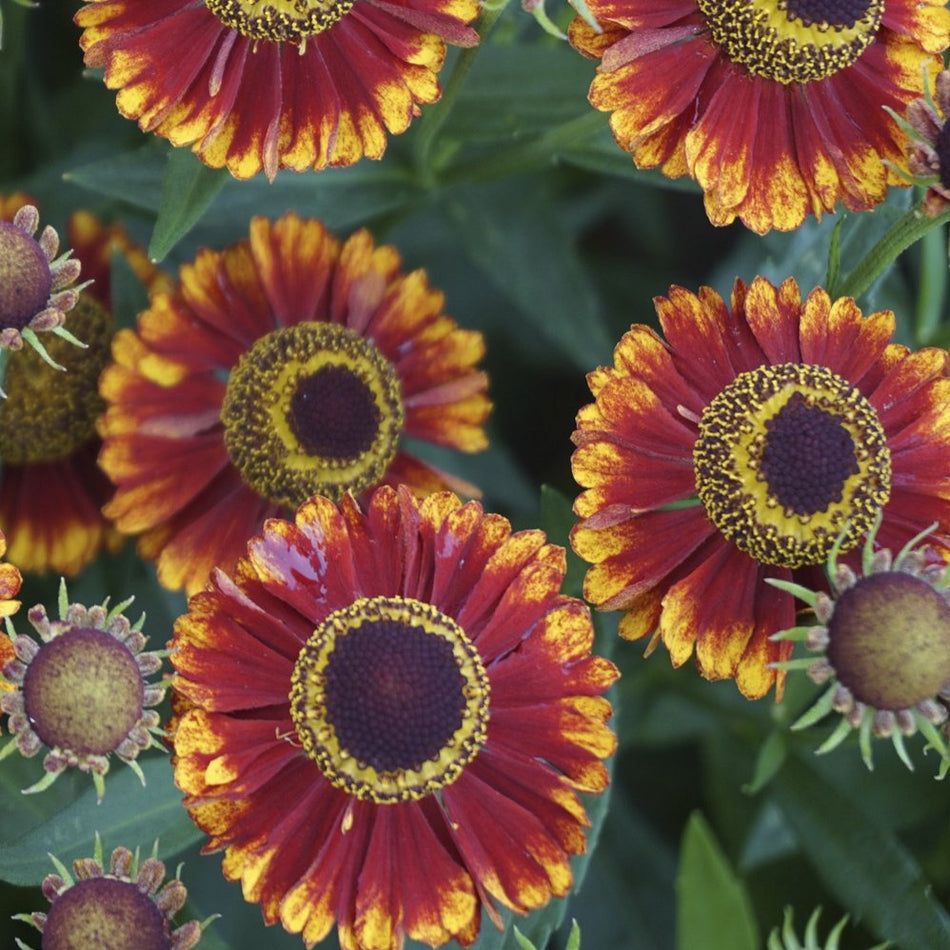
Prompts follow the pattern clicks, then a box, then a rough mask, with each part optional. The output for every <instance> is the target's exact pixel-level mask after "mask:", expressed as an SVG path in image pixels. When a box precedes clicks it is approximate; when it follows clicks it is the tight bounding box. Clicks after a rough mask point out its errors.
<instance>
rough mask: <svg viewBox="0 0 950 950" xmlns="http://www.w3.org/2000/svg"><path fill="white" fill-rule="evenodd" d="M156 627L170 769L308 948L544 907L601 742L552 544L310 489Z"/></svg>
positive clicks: (559, 884)
mask: <svg viewBox="0 0 950 950" xmlns="http://www.w3.org/2000/svg"><path fill="white" fill-rule="evenodd" d="M247 550H248V553H247V557H246V558H242V559H241V561H240V562H239V563H238V565H237V568H236V571H235V573H234V576H233V577H231V576H229V575H227V574H225V573H224V572H223V571H220V570H216V571H215V572H214V574H213V576H212V582H211V585H210V587H209V588H208V589H207V590H205V591H202V592H200V593H198V594H196V595H195V596H194V597H192V598H191V600H190V602H189V610H188V613H187V614H186V615H185V616H183V617H181V618H179V620H178V621H177V623H176V625H175V637H174V640H173V641H172V644H171V645H172V650H173V652H172V661H173V663H174V664H175V667H176V668H177V672H178V675H177V676H176V678H175V680H174V688H175V690H176V692H177V696H176V706H177V711H178V717H177V728H176V730H175V733H174V741H175V754H176V760H175V761H176V764H175V778H176V781H177V783H178V785H179V787H180V788H181V789H182V791H183V792H184V793H185V807H186V808H187V809H188V811H189V812H190V814H191V816H192V818H193V819H194V820H195V822H196V823H197V824H198V825H199V827H201V828H202V829H203V830H204V831H205V832H206V833H207V834H208V835H209V838H210V840H209V842H208V844H207V846H206V850H209V851H217V850H220V849H224V850H225V857H224V865H223V867H224V873H225V875H226V876H227V877H228V878H230V879H232V880H240V881H241V882H242V885H243V889H244V896H245V898H246V899H248V900H250V901H256V902H259V903H260V904H261V906H262V909H263V913H264V919H265V921H266V922H267V923H274V922H276V921H278V920H279V921H280V922H281V923H282V924H283V925H284V927H285V928H286V929H287V930H288V931H290V932H292V933H302V935H303V938H304V941H305V943H306V945H307V946H308V947H312V946H313V945H314V944H316V943H317V942H319V941H320V940H322V939H323V938H324V937H325V936H326V935H327V934H328V933H329V932H330V930H331V929H332V928H333V926H334V924H336V926H337V927H338V932H339V940H340V946H341V947H342V948H343V950H396V948H398V947H400V946H402V943H403V938H404V936H407V937H410V938H412V939H414V940H419V941H422V942H423V943H426V944H428V945H430V946H438V945H441V944H443V943H446V942H447V941H449V940H452V939H454V940H457V941H458V942H459V943H461V944H463V945H465V946H468V945H469V944H471V943H473V942H474V940H475V939H476V937H477V936H478V931H479V922H480V917H481V911H482V909H484V910H485V911H486V912H487V914H488V915H489V917H490V919H492V920H493V921H495V922H496V923H499V922H500V919H499V914H498V910H499V908H509V909H511V910H513V911H515V912H518V913H526V912H528V911H530V910H533V909H535V908H538V907H541V906H542V905H544V904H546V903H547V902H548V900H549V899H551V898H552V897H563V896H564V895H565V894H567V893H568V891H569V890H570V887H571V883H572V877H571V867H570V856H571V855H573V854H577V853H580V852H582V851H583V850H584V849H585V846H586V840H585V838H586V836H585V826H586V825H587V824H588V823H589V821H588V818H587V815H586V813H585V809H584V806H583V804H582V803H581V800H580V799H579V797H578V792H587V793H598V792H602V791H603V790H604V788H605V787H606V785H607V781H608V779H607V771H606V769H605V767H604V764H603V762H602V761H601V760H602V759H603V758H604V757H606V756H608V755H610V754H611V753H612V752H613V750H614V747H615V738H614V736H613V733H612V732H611V731H610V729H609V728H608V726H607V723H606V720H607V719H608V717H609V716H610V705H609V703H608V702H607V700H606V699H604V698H603V696H602V694H603V692H604V691H605V690H606V689H607V688H608V687H609V686H610V684H611V683H612V682H613V681H614V680H615V678H616V677H617V670H616V669H615V668H614V666H613V665H612V664H611V663H609V662H607V661H606V660H604V659H601V658H599V657H595V656H591V654H590V649H591V646H592V643H593V628H592V625H591V619H590V614H589V613H588V610H587V608H586V607H585V606H584V604H582V603H581V602H580V601H578V600H575V599H573V598H570V597H565V596H563V595H562V594H561V593H560V587H561V583H562V580H563V578H564V573H565V569H566V562H565V555H564V551H563V549H561V548H558V547H555V546H553V545H549V544H547V543H546V541H545V537H544V535H543V534H542V533H541V532H540V531H522V532H518V533H514V534H513V533H512V532H511V526H510V525H509V523H508V522H507V521H506V520H505V519H504V518H502V517H500V516H497V515H492V514H486V513H484V512H483V511H482V509H481V507H480V505H479V504H478V503H477V502H469V503H468V504H465V505H463V504H462V503H461V501H460V500H459V499H458V498H457V497H456V496H455V495H452V494H450V493H448V492H443V493H436V494H434V495H430V496H428V497H427V498H425V499H423V500H422V501H418V500H417V499H416V498H415V497H414V496H413V495H412V493H411V492H410V491H409V490H408V489H406V488H405V487H401V488H399V489H398V490H396V489H393V488H391V487H389V486H383V487H381V488H379V489H378V490H377V491H376V492H375V493H374V494H373V495H372V497H371V498H370V500H369V502H368V507H367V508H366V510H365V511H363V510H361V509H360V507H359V505H358V503H357V502H356V501H355V500H354V499H353V497H352V496H350V495H347V496H345V497H344V498H343V500H342V502H341V504H340V506H339V507H337V506H336V505H335V504H333V503H332V502H331V501H329V500H328V499H326V498H323V497H316V498H313V499H311V500H310V501H308V502H306V503H305V504H304V505H303V506H301V508H300V509H299V510H298V511H297V514H296V518H295V520H294V521H293V522H288V521H282V520H277V519H272V520H270V521H268V522H266V524H265V525H264V530H263V534H262V535H261V536H259V537H255V538H253V539H252V540H251V541H250V542H249V544H248V549H247Z"/></svg>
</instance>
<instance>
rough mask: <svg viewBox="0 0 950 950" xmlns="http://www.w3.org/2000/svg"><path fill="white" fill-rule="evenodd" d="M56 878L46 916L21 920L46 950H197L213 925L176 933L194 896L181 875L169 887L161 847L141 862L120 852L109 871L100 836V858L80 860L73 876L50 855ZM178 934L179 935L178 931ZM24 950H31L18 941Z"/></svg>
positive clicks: (46, 887)
mask: <svg viewBox="0 0 950 950" xmlns="http://www.w3.org/2000/svg"><path fill="white" fill-rule="evenodd" d="M50 858H51V860H52V862H53V865H54V866H55V868H56V872H57V873H56V874H48V875H47V876H46V877H45V878H44V879H43V896H44V897H46V899H47V900H48V901H49V902H50V907H49V910H48V911H47V912H46V913H45V914H44V913H34V914H18V915H17V917H16V919H17V920H22V921H23V922H24V923H28V924H32V925H33V926H34V927H36V929H37V930H39V931H40V933H42V935H43V950H74V948H79V947H83V948H89V950H92V948H93V947H95V948H96V950H131V948H133V947H134V948H135V950H191V948H192V947H196V946H198V944H199V943H200V942H201V932H202V929H203V928H204V927H205V926H206V925H207V923H208V922H209V921H205V922H204V923H199V922H198V921H197V920H192V921H189V922H188V923H186V924H182V925H181V926H180V927H175V925H174V923H173V922H172V918H173V917H174V916H175V914H177V913H178V911H180V910H181V909H182V907H184V906H185V900H186V898H187V897H188V892H187V890H186V889H185V885H184V884H182V882H181V881H180V880H179V879H178V876H177V875H176V876H175V877H174V878H172V880H170V881H167V882H165V883H164V884H163V883H162V882H163V881H165V865H164V864H163V863H162V862H161V861H159V860H158V856H157V845H156V848H155V850H154V851H153V852H152V855H151V857H148V858H146V859H145V860H144V861H140V860H139V853H138V851H136V852H135V853H134V854H133V853H132V852H131V851H129V849H128V848H116V849H115V850H114V851H113V852H112V856H111V858H110V860H109V869H108V871H107V870H106V869H105V864H104V861H103V853H102V842H101V840H100V839H99V835H98V834H97V835H96V849H95V854H94V857H91V858H77V859H76V860H75V861H73V870H72V873H71V874H70V872H69V869H68V868H67V867H66V866H65V865H64V864H63V863H62V862H61V861H59V860H58V859H57V858H55V857H53V856H52V855H50ZM173 928H174V929H173ZM17 946H18V947H20V950H31V948H30V947H28V946H27V945H26V944H25V943H23V942H22V941H20V940H17Z"/></svg>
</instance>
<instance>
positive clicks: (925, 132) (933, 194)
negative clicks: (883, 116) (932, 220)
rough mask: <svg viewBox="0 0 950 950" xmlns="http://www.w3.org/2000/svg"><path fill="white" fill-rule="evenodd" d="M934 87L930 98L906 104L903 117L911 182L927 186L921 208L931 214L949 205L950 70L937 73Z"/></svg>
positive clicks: (939, 211)
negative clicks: (908, 143) (905, 114)
mask: <svg viewBox="0 0 950 950" xmlns="http://www.w3.org/2000/svg"><path fill="white" fill-rule="evenodd" d="M934 90H935V91H934V96H933V98H931V97H930V96H929V95H927V96H924V97H923V98H921V99H915V100H914V101H913V102H912V103H911V104H910V105H909V106H908V107H907V119H906V122H907V125H906V128H907V132H908V133H909V135H910V146H909V151H908V156H907V164H908V166H909V168H910V171H911V174H913V175H914V176H915V184H920V185H922V186H923V187H925V188H926V189H927V194H926V196H925V197H924V203H923V212H924V214H927V215H931V216H936V215H938V214H940V213H941V212H942V211H945V210H946V209H947V208H948V207H950V70H944V71H943V72H941V73H939V74H938V75H937V79H936V82H935V84H934ZM928 92H929V90H928Z"/></svg>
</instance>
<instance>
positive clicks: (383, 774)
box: [290, 597, 490, 804]
mask: <svg viewBox="0 0 950 950" xmlns="http://www.w3.org/2000/svg"><path fill="white" fill-rule="evenodd" d="M374 622H375V623H378V622H385V623H389V624H395V625H397V626H398V627H403V628H406V629H412V630H413V631H421V632H423V633H424V634H425V635H427V636H431V637H438V638H441V639H442V640H443V641H445V642H446V643H447V644H448V645H449V646H450V647H451V654H452V657H453V659H454V663H455V666H457V668H458V672H459V674H460V677H461V681H462V684H463V685H462V686H461V688H460V694H461V698H462V700H463V701H464V707H463V709H462V711H461V715H460V724H459V726H458V728H457V729H456V730H455V731H454V733H453V734H452V736H451V737H450V738H449V740H448V741H447V742H445V743H444V745H443V746H442V748H441V749H440V750H439V752H438V754H437V755H436V756H434V757H433V758H430V759H427V760H426V761H424V762H422V763H419V764H418V767H415V768H396V769H390V770H380V769H377V768H374V767H373V766H372V765H370V764H368V763H366V762H361V761H359V760H358V759H357V758H356V757H354V756H353V755H352V754H351V752H350V751H349V750H348V749H346V748H344V747H343V745H342V743H341V742H340V739H339V736H338V735H337V730H336V728H334V724H333V723H332V722H331V721H330V717H331V716H332V712H331V711H330V710H329V709H328V697H327V685H328V675H327V668H328V666H329V664H330V661H331V658H332V657H333V653H334V649H335V648H336V646H337V644H338V643H339V641H340V639H341V638H344V637H347V636H351V635H352V634H353V633H354V632H356V631H359V630H360V629H361V628H362V627H363V626H364V624H368V623H369V624H372V623H374ZM388 662H389V657H388V656H387V655H385V654H380V655H379V656H378V658H376V659H375V665H377V666H378V667H380V668H384V667H385V666H386V664H387V663H388ZM367 688H370V687H367ZM489 691H490V684H489V681H488V674H487V673H486V672H485V666H484V664H483V663H482V659H481V656H480V655H479V653H478V650H477V649H476V647H475V645H474V644H473V643H472V641H471V640H469V638H468V637H467V636H466V635H465V633H464V631H463V630H462V628H461V627H459V625H458V624H457V623H456V622H455V621H454V620H452V619H451V618H450V617H448V616H446V615H445V614H443V613H442V612H441V611H439V610H438V609H437V608H436V607H434V606H433V605H432V604H427V603H423V602H422V601H418V600H414V599H412V598H406V597H362V598H360V599H358V600H356V601H354V602H353V603H352V604H351V605H350V606H349V607H345V608H343V609H341V610H337V611H334V612H333V613H331V614H330V615H329V616H328V617H327V618H326V619H325V620H324V621H323V623H321V624H320V626H318V627H317V628H316V630H314V632H313V634H312V636H311V637H310V639H309V640H308V641H307V643H306V644H305V645H304V647H303V649H302V650H301V651H300V655H299V656H298V658H297V662H296V665H295V666H294V673H293V677H292V678H291V691H290V714H291V718H292V719H293V721H294V726H295V728H296V731H297V736H298V738H299V740H300V742H301V744H302V746H303V748H304V750H305V751H306V753H307V755H308V756H309V757H310V758H311V759H312V760H313V761H314V762H315V763H316V764H317V766H318V767H319V768H320V770H321V772H323V774H324V776H325V777H326V779H327V780H328V781H329V782H330V783H331V784H332V785H334V786H336V787H337V788H340V789H342V790H343V791H345V792H348V793H349V794H351V795H353V796H354V797H356V798H358V799H361V800H363V801H372V802H375V803H377V804H393V803H396V802H405V801H418V800H419V799H421V798H425V797H426V796H428V795H431V794H432V793H433V792H436V791H438V790H439V789H441V788H445V787H446V786H447V785H451V784H452V783H453V782H454V781H455V780H456V779H457V778H458V777H459V776H460V775H461V774H462V772H463V771H464V769H465V767H466V766H467V765H468V764H469V763H470V762H471V761H472V760H473V759H474V758H475V756H476V755H477V754H478V752H479V749H480V748H481V746H482V745H483V743H484V742H485V740H486V738H487V727H488V717H489V709H488V707H489Z"/></svg>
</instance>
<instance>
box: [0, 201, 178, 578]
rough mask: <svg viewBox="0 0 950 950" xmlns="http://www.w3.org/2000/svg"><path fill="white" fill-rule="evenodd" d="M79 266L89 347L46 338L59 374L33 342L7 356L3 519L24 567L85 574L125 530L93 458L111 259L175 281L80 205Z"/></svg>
mask: <svg viewBox="0 0 950 950" xmlns="http://www.w3.org/2000/svg"><path fill="white" fill-rule="evenodd" d="M69 238H70V243H71V244H72V246H73V247H74V248H75V250H76V255H77V264H78V262H79V261H82V268H83V273H84V274H85V275H87V276H89V277H91V278H92V283H91V284H90V285H89V286H88V287H86V288H85V289H84V290H83V291H82V292H81V293H80V294H79V298H78V301H77V303H76V305H75V306H74V308H73V310H72V312H71V314H70V326H71V327H72V328H73V329H74V330H75V331H76V334H77V335H78V336H79V337H80V339H82V340H83V341H84V342H85V344H86V345H85V348H84V349H78V348H76V347H74V346H71V345H70V344H69V343H68V342H67V341H66V340H64V339H58V338H56V337H52V338H50V341H49V344H48V350H49V353H50V355H51V356H52V358H53V359H54V360H55V361H57V362H58V363H59V364H61V366H63V367H65V369H66V370H67V372H65V373H60V372H57V371H56V370H55V369H53V368H52V367H51V366H50V365H48V363H47V362H45V361H44V360H43V359H41V358H40V356H39V354H38V353H36V352H35V351H34V350H30V349H22V350H19V351H18V352H16V353H12V354H10V356H9V359H8V363H7V375H6V388H7V391H8V393H9V394H10V398H9V399H7V400H5V401H4V402H2V403H0V462H2V470H0V524H2V525H3V526H4V528H5V529H6V531H7V533H8V535H9V536H10V559H11V560H12V561H13V562H14V563H15V564H17V565H18V566H19V567H20V568H21V569H22V570H24V571H47V570H53V571H55V572H56V573H57V574H61V575H62V574H66V575H70V576H71V575H75V574H77V573H79V571H81V570H82V569H83V568H84V567H85V566H86V565H87V564H88V563H89V562H90V561H91V560H92V558H93V557H95V555H96V554H97V553H98V552H99V551H100V550H102V549H103V548H105V549H106V550H109V551H116V550H118V548H119V547H120V546H121V544H122V540H123V539H122V535H120V534H119V533H118V532H117V531H116V530H115V529H114V528H112V527H111V525H110V524H109V522H108V521H107V520H106V519H105V517H104V516H103V515H102V511H101V508H102V506H103V505H104V504H105V503H106V502H107V501H108V500H109V498H110V497H111V496H112V485H111V483H110V482H109V480H108V479H107V478H106V477H105V475H104V474H103V473H102V472H101V471H100V469H99V466H98V464H97V462H96V457H97V455H98V453H99V448H100V445H101V441H100V439H99V437H98V436H97V435H96V418H97V417H98V415H99V414H100V413H101V412H102V410H103V409H104V408H105V404H104V402H103V400H102V397H101V396H100V395H99V374H100V373H101V372H102V370H103V368H104V367H105V365H106V364H107V363H108V362H109V357H110V346H111V342H112V336H113V333H114V323H113V319H112V312H111V310H112V293H111V290H112V282H111V277H110V266H111V258H112V254H113V253H114V252H117V253H120V254H122V255H123V256H124V257H125V258H126V260H127V262H128V263H129V264H130V266H131V267H132V269H133V270H134V272H135V273H136V274H137V275H138V276H139V278H140V279H141V280H142V282H143V283H144V284H145V285H146V286H147V287H150V288H151V289H153V290H157V289H160V288H162V287H167V286H170V283H171V282H170V279H169V278H168V277H167V276H165V275H163V274H161V272H159V271H158V270H157V269H156V268H155V267H154V266H153V265H152V264H151V263H149V261H148V259H147V257H146V256H145V252H144V251H143V250H142V249H141V248H140V247H138V246H137V245H135V244H133V243H132V242H131V240H130V239H129V237H128V235H127V234H126V232H125V230H124V229H123V228H122V227H120V226H119V225H112V226H111V227H106V226H104V225H103V224H102V223H101V222H100V221H98V220H97V219H96V218H95V217H94V216H93V215H91V214H89V213H88V212H84V211H80V212H77V213H76V214H74V215H73V216H72V217H71V218H70V221H69Z"/></svg>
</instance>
